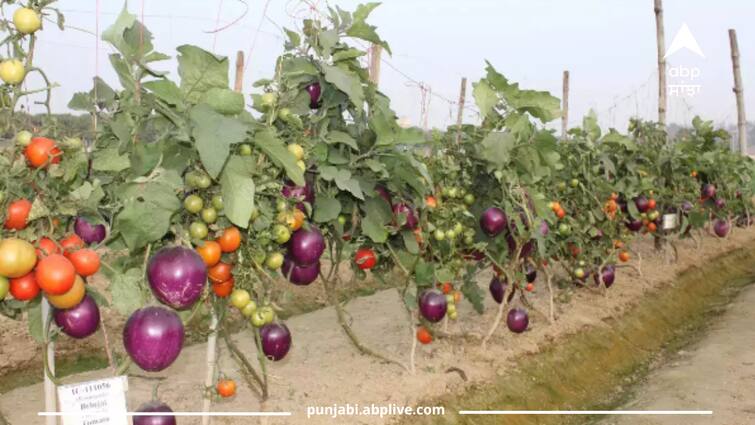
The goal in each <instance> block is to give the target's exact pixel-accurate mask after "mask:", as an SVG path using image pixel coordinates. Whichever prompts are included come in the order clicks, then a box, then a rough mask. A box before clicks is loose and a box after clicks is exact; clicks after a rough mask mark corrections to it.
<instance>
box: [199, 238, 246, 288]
mask: <svg viewBox="0 0 755 425" xmlns="http://www.w3.org/2000/svg"><path fill="white" fill-rule="evenodd" d="M239 246H241V232H240V231H239V229H237V228H236V227H234V226H230V227H227V228H225V229H224V230H223V233H221V234H220V236H219V237H218V238H217V239H215V240H205V241H202V242H200V244H199V246H197V248H196V250H197V253H198V254H199V256H200V257H202V261H204V263H205V264H206V265H207V268H208V271H207V276H208V277H209V279H210V282H212V291H213V292H215V295H217V296H218V297H220V298H225V297H227V296H229V295H230V294H231V291H233V285H234V280H233V265H232V264H230V263H227V262H224V261H221V258H222V256H223V253H226V254H230V253H233V252H235V251H236V250H237V249H239Z"/></svg>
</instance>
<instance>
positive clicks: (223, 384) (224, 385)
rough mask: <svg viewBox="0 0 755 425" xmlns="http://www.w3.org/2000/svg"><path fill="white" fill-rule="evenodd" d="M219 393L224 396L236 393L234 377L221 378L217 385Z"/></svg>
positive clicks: (231, 395)
mask: <svg viewBox="0 0 755 425" xmlns="http://www.w3.org/2000/svg"><path fill="white" fill-rule="evenodd" d="M215 389H216V390H217V391H218V395H220V396H221V397H223V398H228V397H233V395H234V394H236V382H235V381H234V380H233V379H221V380H219V381H218V384H217V385H216V386H215Z"/></svg>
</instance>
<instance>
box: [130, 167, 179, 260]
mask: <svg viewBox="0 0 755 425" xmlns="http://www.w3.org/2000/svg"><path fill="white" fill-rule="evenodd" d="M120 196H121V200H122V201H123V205H124V206H123V209H122V210H121V211H120V213H118V216H117V217H116V229H118V230H119V231H120V233H121V236H122V237H123V239H124V241H125V242H126V246H128V248H129V249H130V250H131V251H134V250H137V249H139V248H142V247H144V246H146V245H147V244H148V243H151V242H154V241H156V240H159V239H160V238H162V237H163V236H165V234H166V233H168V230H169V229H170V219H171V217H172V216H173V214H175V213H176V212H177V211H178V210H179V209H180V208H181V202H180V201H179V200H178V198H177V197H176V193H175V190H174V189H173V188H171V187H170V186H168V185H166V184H163V183H161V182H159V181H152V182H149V183H144V184H129V185H126V186H125V187H124V188H123V190H122V192H121V195H120Z"/></svg>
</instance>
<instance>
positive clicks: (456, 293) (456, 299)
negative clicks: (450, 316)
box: [454, 291, 461, 304]
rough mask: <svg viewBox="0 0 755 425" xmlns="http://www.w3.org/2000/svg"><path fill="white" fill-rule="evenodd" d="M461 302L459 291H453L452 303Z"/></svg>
mask: <svg viewBox="0 0 755 425" xmlns="http://www.w3.org/2000/svg"><path fill="white" fill-rule="evenodd" d="M459 301H461V291H454V303H456V304H458V303H459Z"/></svg>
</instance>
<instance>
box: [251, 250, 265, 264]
mask: <svg viewBox="0 0 755 425" xmlns="http://www.w3.org/2000/svg"><path fill="white" fill-rule="evenodd" d="M265 258H266V255H265V251H262V250H260V249H255V250H254V251H252V260H253V261H254V262H255V263H257V264H262V263H264V262H265Z"/></svg>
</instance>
